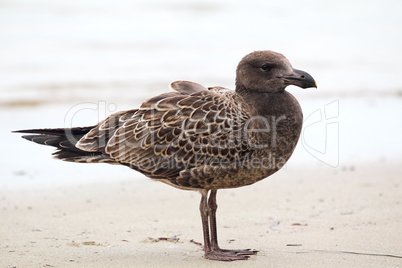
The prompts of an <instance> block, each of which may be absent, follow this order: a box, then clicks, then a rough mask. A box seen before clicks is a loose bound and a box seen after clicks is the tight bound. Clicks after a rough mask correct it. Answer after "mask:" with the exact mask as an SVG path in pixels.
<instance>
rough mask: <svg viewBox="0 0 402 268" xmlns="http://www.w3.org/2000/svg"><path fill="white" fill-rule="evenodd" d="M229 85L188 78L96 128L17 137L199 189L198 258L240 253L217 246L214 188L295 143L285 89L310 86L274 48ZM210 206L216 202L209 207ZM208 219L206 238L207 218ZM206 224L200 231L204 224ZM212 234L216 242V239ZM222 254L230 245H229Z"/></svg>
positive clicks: (261, 173)
mask: <svg viewBox="0 0 402 268" xmlns="http://www.w3.org/2000/svg"><path fill="white" fill-rule="evenodd" d="M236 74H237V77H236V91H232V90H229V89H226V88H222V87H211V88H204V87H203V86H201V85H199V84H196V83H193V82H188V81H176V82H173V83H172V84H171V89H172V90H173V92H170V93H165V94H162V95H159V96H156V97H153V98H151V99H149V100H147V101H145V102H144V103H143V104H142V105H141V106H140V107H139V108H138V109H133V110H129V111H123V112H118V113H116V114H113V115H111V116H109V117H108V118H106V119H105V120H103V121H101V122H100V123H98V124H97V125H95V126H92V127H84V128H73V129H42V130H24V131H19V132H24V133H37V134H39V135H26V136H23V138H25V139H28V140H31V141H34V142H37V143H40V144H45V145H50V146H55V147H57V151H56V152H55V153H54V155H55V157H57V158H59V159H62V160H65V161H72V162H80V163H109V164H122V165H126V166H129V167H130V168H132V169H134V170H137V171H139V172H141V173H143V174H144V175H146V176H148V177H149V178H152V179H154V180H158V181H162V182H164V183H167V184H169V185H172V186H175V187H177V188H180V189H187V190H199V191H200V192H201V193H202V194H203V199H202V202H201V207H203V205H202V204H203V202H204V203H205V202H206V201H205V200H206V198H207V194H208V191H211V197H210V203H211V204H209V205H206V203H205V204H204V207H205V206H207V207H208V206H210V207H211V208H209V210H210V211H209V212H208V211H207V212H205V213H206V216H205V215H203V213H204V212H203V210H202V209H201V215H202V216H203V226H204V238H205V243H206V244H210V245H207V246H208V247H207V249H206V250H205V257H206V258H209V259H218V260H235V259H245V258H247V257H248V255H251V254H254V253H252V252H251V251H245V252H244V251H243V253H242V254H240V253H238V252H237V253H235V252H231V253H230V254H229V253H224V252H225V251H223V250H221V249H219V247H218V246H217V240H216V230H215V234H214V231H213V230H212V229H213V228H216V226H215V227H213V225H215V224H214V221H215V220H214V219H215V214H214V213H215V212H213V216H208V215H210V213H211V210H212V211H213V207H214V206H216V204H214V200H215V195H216V190H218V189H222V188H235V187H241V186H245V185H249V184H252V183H255V182H257V181H259V180H261V179H264V178H266V177H268V176H270V175H271V174H273V173H275V172H276V171H278V170H279V169H280V168H281V167H282V166H283V165H284V164H285V163H286V161H287V160H288V159H289V158H290V156H291V154H292V153H293V150H294V149H295V146H296V144H297V141H298V138H299V135H300V131H301V127H302V122H303V115H302V111H301V108H300V106H299V104H298V102H297V100H296V99H295V98H294V97H293V96H292V95H291V94H290V93H288V92H287V91H286V90H285V88H286V86H288V85H297V86H300V87H303V88H306V87H314V86H316V85H315V82H314V79H313V78H312V77H311V76H310V75H309V74H307V73H305V72H302V71H299V70H296V69H293V68H292V67H291V65H290V63H289V62H288V60H287V59H286V58H285V57H284V56H283V55H281V54H279V53H275V52H272V51H256V52H253V53H250V54H249V55H247V56H246V57H244V58H243V59H242V61H241V62H240V63H239V65H238V68H237V73H236ZM215 210H216V208H215ZM205 217H206V218H208V217H213V218H211V219H210V220H211V233H212V240H210V239H209V234H208V227H205V224H206V225H207V226H208V220H207V222H206V223H205ZM206 229H207V230H206ZM215 240H216V241H215ZM228 252H229V251H228Z"/></svg>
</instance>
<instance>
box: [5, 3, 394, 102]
mask: <svg viewBox="0 0 402 268" xmlns="http://www.w3.org/2000/svg"><path fill="white" fill-rule="evenodd" d="M401 13H402V3H401V2H400V1H381V2H379V1H359V0H349V1H336V2H334V1H313V0H310V1H304V2H303V3H300V2H299V1H295V0H291V1H259V0H251V1H240V0H236V1H229V0H226V1H201V0H196V1H184V0H181V1H162V0H153V1H148V0H147V1H145V0H137V1H127V0H116V1H106V0H104V1H96V2H94V1H89V0H84V1H78V0H58V1H50V0H8V1H4V0H3V1H1V2H0V53H1V55H0V57H1V61H0V104H1V103H5V102H10V101H12V102H21V101H25V102H32V101H39V102H41V101H44V102H49V101H50V102H55V101H57V102H60V101H66V100H71V101H82V100H83V99H92V100H93V96H94V95H96V96H97V97H98V98H102V99H106V98H108V99H109V98H113V99H114V100H119V101H125V100H132V99H134V98H137V96H138V95H140V96H144V97H145V96H151V95H152V94H153V93H152V92H151V93H150V91H163V90H166V89H167V85H168V84H169V83H170V82H171V81H172V80H176V79H189V80H194V81H198V82H200V83H203V84H206V85H223V86H227V87H233V84H234V82H233V81H234V69H235V67H236V64H237V63H238V61H239V60H240V59H241V57H243V56H244V55H245V54H247V53H249V52H251V51H253V50H258V49H271V50H274V51H278V52H281V53H283V54H285V55H286V56H287V57H288V58H289V59H290V60H291V62H292V63H293V65H294V66H295V67H297V68H299V69H304V70H307V71H308V72H310V73H311V74H313V76H314V77H315V78H316V80H317V81H318V85H319V87H320V88H321V89H322V90H323V92H321V94H331V95H332V96H337V95H338V94H340V93H343V94H352V95H357V96H358V97H359V96H361V95H365V94H372V92H373V91H374V92H376V93H382V92H386V94H390V92H400V91H401V89H402V81H401V79H397V77H398V76H399V75H400V74H401V73H402V53H401V47H402V35H401V34H400V33H401V32H402V17H401V16H400V14H401ZM391 94H392V93H391Z"/></svg>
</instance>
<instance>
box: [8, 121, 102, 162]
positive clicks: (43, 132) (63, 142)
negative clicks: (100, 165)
mask: <svg viewBox="0 0 402 268" xmlns="http://www.w3.org/2000/svg"><path fill="white" fill-rule="evenodd" d="M94 127H95V126H92V127H76V128H53V129H28V130H17V131H13V132H16V133H31V134H34V135H24V136H22V138H24V139H26V140H29V141H33V142H36V143H38V144H43V145H49V146H53V147H56V148H57V151H56V152H54V153H53V155H54V156H55V157H56V158H59V159H61V160H65V161H72V162H88V161H84V160H85V159H88V158H94V157H95V158H96V157H97V156H98V157H99V156H100V155H101V154H102V153H101V152H87V151H83V150H80V149H78V148H77V147H75V144H76V143H77V142H78V141H79V140H80V139H81V138H82V137H83V136H84V135H85V134H87V133H88V132H89V131H90V130H91V129H92V128H94Z"/></svg>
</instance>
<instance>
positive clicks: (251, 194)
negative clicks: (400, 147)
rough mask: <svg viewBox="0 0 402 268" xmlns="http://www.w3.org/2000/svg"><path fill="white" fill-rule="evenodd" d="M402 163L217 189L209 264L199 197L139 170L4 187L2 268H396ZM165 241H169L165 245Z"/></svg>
mask: <svg viewBox="0 0 402 268" xmlns="http://www.w3.org/2000/svg"><path fill="white" fill-rule="evenodd" d="M400 174H401V167H400V166H398V165H397V163H392V162H390V163H388V162H383V163H376V164H370V165H365V164H362V165H357V166H345V167H342V168H339V169H337V170H334V169H331V168H328V167H326V166H324V165H317V166H316V167H314V168H311V169H309V170H306V169H303V167H302V166H299V167H297V166H294V167H292V168H291V169H287V170H284V171H280V172H279V173H278V174H276V175H275V176H272V177H271V178H270V179H266V180H264V181H262V182H259V183H257V184H254V185H251V186H248V187H243V188H240V189H232V190H221V191H218V205H219V209H218V220H219V221H218V225H219V226H218V228H219V235H220V239H221V240H220V244H221V246H222V247H224V248H252V249H257V250H259V251H260V252H259V253H258V255H256V256H253V257H251V259H250V260H248V261H246V262H243V261H239V262H232V263H222V262H216V261H210V260H205V259H203V257H202V256H203V252H202V248H201V246H200V245H199V244H198V242H202V230H201V222H200V216H199V211H198V205H199V199H200V195H199V193H197V192H187V191H179V190H177V189H174V188H172V187H170V186H167V185H164V184H162V183H157V182H154V181H151V180H149V179H146V178H145V177H142V176H141V175H138V174H135V173H134V174H133V177H131V178H116V179H112V178H108V179H106V180H105V181H102V182H101V183H90V184H81V185H80V184H76V185H73V186H69V187H66V186H64V187H47V188H43V189H19V190H18V189H15V190H7V191H5V190H1V191H0V197H1V200H2V202H1V204H2V205H1V208H0V209H1V215H2V217H1V218H2V220H1V221H2V224H1V229H0V238H1V251H0V260H1V261H0V263H1V266H2V267H69V266H81V267H83V266H85V267H155V266H158V267H187V266H190V265H191V266H193V267H210V266H211V265H212V266H213V267H228V266H231V267H240V266H242V267H243V265H245V264H247V265H248V266H250V267H290V266H293V267H294V266H299V267H300V266H304V267H306V266H308V267H380V266H381V267H400V266H402V254H401V244H400V243H401V242H400V241H401V238H402V231H401V230H402V228H401V226H402V220H401V219H402V203H401V185H400ZM165 238H166V239H167V240H164V239H165Z"/></svg>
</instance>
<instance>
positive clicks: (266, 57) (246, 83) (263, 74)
mask: <svg viewBox="0 0 402 268" xmlns="http://www.w3.org/2000/svg"><path fill="white" fill-rule="evenodd" d="M289 85H295V86H298V87H301V88H309V87H317V84H316V82H315V81H314V79H313V77H312V76H311V75H310V74H308V73H306V72H304V71H300V70H297V69H294V68H293V67H292V65H291V64H290V62H289V61H288V59H287V58H286V57H285V56H283V55H282V54H280V53H276V52H273V51H270V50H263V51H255V52H252V53H250V54H248V55H246V56H245V57H244V58H243V59H242V60H241V61H240V63H239V65H238V66H237V70H236V91H244V90H245V91H248V92H261V93H264V92H277V91H283V90H284V89H285V88H286V87H287V86H289Z"/></svg>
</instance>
